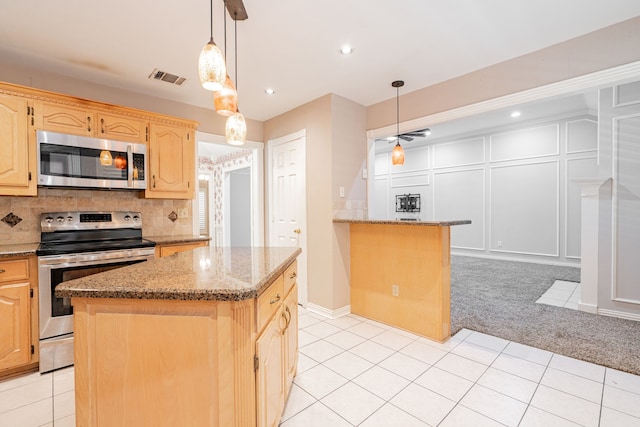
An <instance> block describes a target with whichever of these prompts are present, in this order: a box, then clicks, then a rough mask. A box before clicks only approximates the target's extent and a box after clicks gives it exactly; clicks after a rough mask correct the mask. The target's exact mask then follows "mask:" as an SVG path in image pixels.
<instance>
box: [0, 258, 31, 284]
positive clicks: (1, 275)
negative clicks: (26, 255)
mask: <svg viewBox="0 0 640 427" xmlns="http://www.w3.org/2000/svg"><path fill="white" fill-rule="evenodd" d="M28 278H29V260H27V259H19V260H15V261H2V262H0V282H11V281H16V280H25V279H28Z"/></svg>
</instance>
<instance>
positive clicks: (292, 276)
mask: <svg viewBox="0 0 640 427" xmlns="http://www.w3.org/2000/svg"><path fill="white" fill-rule="evenodd" d="M296 277H298V275H297V274H296V272H295V271H294V272H293V273H291V274H290V275H289V279H295V278H296Z"/></svg>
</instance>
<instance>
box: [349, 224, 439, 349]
mask: <svg viewBox="0 0 640 427" xmlns="http://www.w3.org/2000/svg"><path fill="white" fill-rule="evenodd" d="M449 233H450V227H448V226H416V225H389V224H351V225H350V253H351V312H352V313H354V314H357V315H360V316H364V317H367V318H370V319H374V320H377V321H380V322H383V323H386V324H389V325H392V326H396V327H398V328H401V329H404V330H407V331H410V332H414V333H416V334H419V335H421V336H425V337H428V338H431V339H434V340H437V341H444V340H446V339H447V338H448V337H449V335H450V323H451V320H450V311H451V308H450V282H449V277H450V255H449V253H450V247H449ZM393 285H397V286H398V289H399V294H398V296H393V295H392V286H393Z"/></svg>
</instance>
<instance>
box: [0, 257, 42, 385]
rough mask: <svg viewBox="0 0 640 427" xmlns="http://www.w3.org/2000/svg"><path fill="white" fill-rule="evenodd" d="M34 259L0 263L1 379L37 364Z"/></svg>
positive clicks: (12, 259) (27, 258)
mask: <svg viewBox="0 0 640 427" xmlns="http://www.w3.org/2000/svg"><path fill="white" fill-rule="evenodd" d="M36 275H37V273H36V259H35V257H21V258H19V257H16V258H13V257H12V258H10V259H7V260H3V261H0V319H2V322H0V377H3V376H8V375H12V374H15V373H18V372H21V371H23V370H28V369H31V368H33V367H35V365H36V364H37V362H38V354H37V345H36V344H37V342H38V335H37V334H38V315H37V313H38V310H37V301H38V298H37V295H36V293H37V286H36V284H37V280H36Z"/></svg>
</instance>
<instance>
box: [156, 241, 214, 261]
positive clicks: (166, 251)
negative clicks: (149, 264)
mask: <svg viewBox="0 0 640 427" xmlns="http://www.w3.org/2000/svg"><path fill="white" fill-rule="evenodd" d="M202 246H207V242H198V243H185V244H182V245H169V246H156V257H157V258H160V257H163V256H169V255H173V254H175V253H176V252H184V251H191V250H193V249H195V248H199V247H202Z"/></svg>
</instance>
